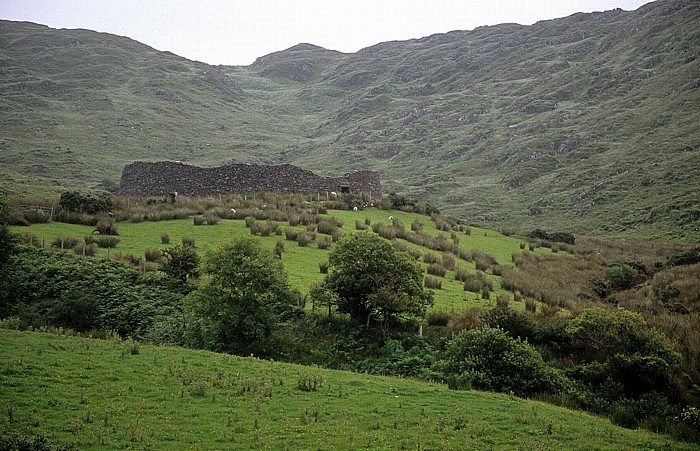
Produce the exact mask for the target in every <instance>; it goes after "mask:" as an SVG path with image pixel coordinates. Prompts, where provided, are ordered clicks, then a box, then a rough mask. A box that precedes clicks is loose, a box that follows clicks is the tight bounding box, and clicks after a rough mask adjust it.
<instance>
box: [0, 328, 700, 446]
mask: <svg viewBox="0 0 700 451" xmlns="http://www.w3.org/2000/svg"><path fill="white" fill-rule="evenodd" d="M0 343H2V346H0V362H2V363H0V434H20V436H27V437H34V436H37V435H42V436H44V437H45V438H46V439H47V440H48V441H49V442H50V443H52V444H64V445H66V444H72V445H73V446H74V447H75V448H77V449H81V450H92V449H95V450H99V449H104V450H112V449H170V450H179V449H183V450H194V449H311V448H313V449H448V450H449V449H455V450H456V449H460V450H461V449H690V448H692V445H689V444H687V443H679V442H675V441H673V440H672V439H671V438H670V437H667V436H661V435H655V434H653V433H650V432H648V431H645V430H628V429H623V428H620V427H617V426H614V425H612V424H611V423H610V422H609V421H608V420H607V419H605V418H597V417H594V416H591V415H587V414H585V413H582V412H579V411H571V410H567V409H563V408H560V407H555V406H552V405H549V404H545V403H541V402H534V401H528V400H523V399H519V398H515V397H512V396H509V395H501V394H491V393H481V392H475V391H451V390H448V389H447V387H446V386H444V385H440V384H434V383H427V382H418V381H413V380H406V379H393V378H389V377H377V376H369V375H365V374H358V373H351V372H341V371H330V370H322V369H318V368H312V367H304V366H298V365H291V364H283V363H277V362H270V361H263V360H259V359H257V358H255V357H252V356H251V357H236V356H230V355H223V354H215V353H211V352H205V351H191V350H185V349H180V348H169V347H157V346H143V345H141V346H139V345H138V344H136V343H134V342H131V341H122V340H120V339H108V340H97V339H92V338H85V337H83V338H79V337H69V336H65V335H55V334H49V333H42V332H30V331H23V332H21V331H10V330H2V329H0Z"/></svg>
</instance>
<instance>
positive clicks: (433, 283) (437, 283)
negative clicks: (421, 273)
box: [423, 276, 442, 290]
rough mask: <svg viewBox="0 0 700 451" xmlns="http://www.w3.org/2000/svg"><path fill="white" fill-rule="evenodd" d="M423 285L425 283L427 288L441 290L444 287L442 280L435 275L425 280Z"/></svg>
mask: <svg viewBox="0 0 700 451" xmlns="http://www.w3.org/2000/svg"><path fill="white" fill-rule="evenodd" d="M423 285H425V286H426V288H432V289H433V290H441V289H442V280H440V279H436V278H435V277H430V276H428V277H426V278H425V280H424V281H423Z"/></svg>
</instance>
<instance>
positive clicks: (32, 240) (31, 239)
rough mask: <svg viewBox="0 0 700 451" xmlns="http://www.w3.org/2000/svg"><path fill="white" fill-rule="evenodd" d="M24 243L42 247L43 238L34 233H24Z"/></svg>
mask: <svg viewBox="0 0 700 451" xmlns="http://www.w3.org/2000/svg"><path fill="white" fill-rule="evenodd" d="M22 243H24V244H29V245H30V246H34V247H41V240H40V239H39V237H38V236H36V235H34V234H33V233H23V234H22Z"/></svg>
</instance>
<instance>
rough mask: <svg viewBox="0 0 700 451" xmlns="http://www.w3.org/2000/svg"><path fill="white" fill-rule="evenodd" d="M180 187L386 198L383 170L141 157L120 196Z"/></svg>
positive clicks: (196, 191) (185, 191)
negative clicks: (332, 171) (328, 171)
mask: <svg viewBox="0 0 700 451" xmlns="http://www.w3.org/2000/svg"><path fill="white" fill-rule="evenodd" d="M175 192H176V193H178V194H181V195H185V196H205V195H210V194H225V193H255V192H278V193H304V194H315V193H329V192H336V193H338V194H340V193H351V194H362V193H366V194H368V195H369V196H370V197H372V198H381V197H382V187H381V184H380V182H379V173H378V172H377V171H353V172H349V173H346V174H344V175H343V176H341V177H323V176H319V175H316V174H314V173H313V172H311V171H307V170H305V169H301V168H298V167H296V166H292V165H291V164H283V165H278V166H272V165H258V164H230V165H226V166H219V167H215V168H201V167H198V166H190V165H187V164H183V163H179V162H169V161H163V162H157V163H146V162H142V161H137V162H134V163H131V164H129V165H127V166H126V167H124V170H123V172H122V178H121V183H120V185H119V194H120V195H124V196H159V195H164V194H168V193H175Z"/></svg>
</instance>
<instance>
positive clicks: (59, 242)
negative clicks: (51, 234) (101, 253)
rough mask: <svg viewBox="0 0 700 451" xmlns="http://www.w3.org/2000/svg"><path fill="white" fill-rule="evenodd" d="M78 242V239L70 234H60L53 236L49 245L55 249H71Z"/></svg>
mask: <svg viewBox="0 0 700 451" xmlns="http://www.w3.org/2000/svg"><path fill="white" fill-rule="evenodd" d="M77 244H78V239H77V238H75V237H72V236H60V237H56V238H54V240H53V241H52V242H51V247H53V248H55V249H72V248H74V247H75V246H76V245H77Z"/></svg>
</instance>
